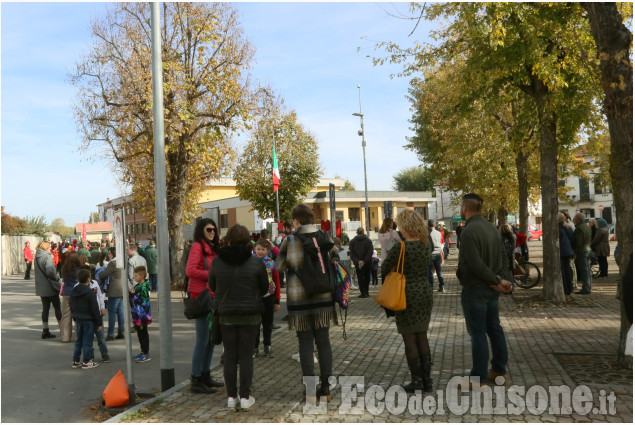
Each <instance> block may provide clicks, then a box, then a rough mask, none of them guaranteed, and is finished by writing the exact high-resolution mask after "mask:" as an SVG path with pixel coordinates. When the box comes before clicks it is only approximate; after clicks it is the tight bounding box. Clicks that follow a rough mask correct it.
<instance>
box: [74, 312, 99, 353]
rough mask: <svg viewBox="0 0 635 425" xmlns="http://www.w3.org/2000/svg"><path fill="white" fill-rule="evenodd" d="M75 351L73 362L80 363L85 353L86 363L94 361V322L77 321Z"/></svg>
mask: <svg viewBox="0 0 635 425" xmlns="http://www.w3.org/2000/svg"><path fill="white" fill-rule="evenodd" d="M75 329H76V335H77V339H76V340H75V349H74V351H73V361H74V362H75V363H77V362H79V358H80V356H81V354H82V353H84V363H88V362H89V361H91V360H92V359H93V334H94V333H95V325H94V324H93V321H92V320H81V319H80V320H77V325H76V328H75Z"/></svg>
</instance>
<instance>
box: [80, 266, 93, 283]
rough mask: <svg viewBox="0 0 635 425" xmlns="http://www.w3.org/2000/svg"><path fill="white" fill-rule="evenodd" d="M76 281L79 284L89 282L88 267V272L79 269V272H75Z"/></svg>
mask: <svg viewBox="0 0 635 425" xmlns="http://www.w3.org/2000/svg"><path fill="white" fill-rule="evenodd" d="M77 280H78V281H79V283H86V282H90V267H89V268H88V270H86V269H84V268H81V267H80V269H79V271H78V272H77Z"/></svg>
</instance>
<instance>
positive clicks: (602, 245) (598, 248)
mask: <svg viewBox="0 0 635 425" xmlns="http://www.w3.org/2000/svg"><path fill="white" fill-rule="evenodd" d="M591 249H592V250H593V252H595V255H597V256H598V257H610V256H611V247H610V246H609V229H608V227H598V229H597V230H596V231H595V237H593V240H592V241H591Z"/></svg>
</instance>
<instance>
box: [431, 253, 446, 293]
mask: <svg viewBox="0 0 635 425" xmlns="http://www.w3.org/2000/svg"><path fill="white" fill-rule="evenodd" d="M435 270H436V271H437V277H438V278H439V288H443V286H444V282H443V272H442V271H441V254H432V256H431V257H430V267H429V268H428V281H429V282H430V286H434V271H435Z"/></svg>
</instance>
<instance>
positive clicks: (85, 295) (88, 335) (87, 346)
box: [70, 269, 103, 369]
mask: <svg viewBox="0 0 635 425" xmlns="http://www.w3.org/2000/svg"><path fill="white" fill-rule="evenodd" d="M77 280H79V285H75V287H74V288H73V291H72V292H71V297H70V298H71V299H70V305H71V315H72V317H73V319H74V320H75V322H76V324H77V340H76V341H75V350H74V352H73V364H72V366H73V368H78V367H81V368H82V369H92V368H94V367H97V366H99V364H98V363H96V362H94V361H93V334H94V333H95V330H101V329H103V322H102V320H101V314H100V313H99V305H98V304H97V296H96V294H95V292H93V290H92V289H90V287H89V286H90V270H86V269H80V270H79V271H78V272H77ZM82 352H83V354H84V362H83V363H80V361H79V360H80V356H81V354H82Z"/></svg>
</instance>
